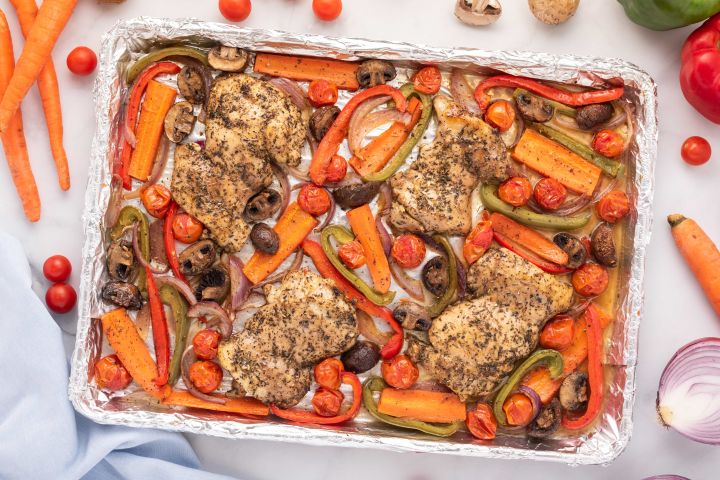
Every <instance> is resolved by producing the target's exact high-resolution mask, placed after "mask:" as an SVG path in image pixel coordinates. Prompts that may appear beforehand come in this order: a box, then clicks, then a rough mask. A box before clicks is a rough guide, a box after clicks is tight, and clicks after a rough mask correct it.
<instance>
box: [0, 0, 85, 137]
mask: <svg viewBox="0 0 720 480" xmlns="http://www.w3.org/2000/svg"><path fill="white" fill-rule="evenodd" d="M76 4H77V0H44V1H43V3H42V5H41V6H40V9H39V10H38V14H37V17H36V18H35V23H33V24H32V27H31V28H30V31H29V32H28V35H27V38H26V41H25V47H24V48H23V51H22V53H21V54H20V58H19V59H18V61H17V68H16V69H15V72H14V73H13V76H12V78H11V79H10V84H9V85H8V88H7V90H6V91H5V94H4V95H3V98H2V101H1V102H0V132H4V131H6V130H7V129H8V126H9V125H10V120H11V119H12V117H13V115H14V114H15V112H16V111H17V110H18V109H19V108H20V103H21V102H22V100H23V98H25V95H27V92H28V90H30V87H32V84H33V83H35V80H37V78H38V75H40V72H42V70H43V68H44V67H45V65H47V62H48V60H49V59H50V55H51V54H52V49H53V47H54V46H55V42H57V39H58V37H59V36H60V34H61V33H62V31H63V28H65V25H66V24H67V22H68V20H69V19H70V15H72V12H73V10H74V9H75V5H76Z"/></svg>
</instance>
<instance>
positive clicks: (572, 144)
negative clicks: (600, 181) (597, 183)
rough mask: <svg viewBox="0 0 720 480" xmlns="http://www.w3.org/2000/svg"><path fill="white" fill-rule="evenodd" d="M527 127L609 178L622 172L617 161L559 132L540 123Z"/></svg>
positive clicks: (620, 164) (531, 123) (620, 165)
mask: <svg viewBox="0 0 720 480" xmlns="http://www.w3.org/2000/svg"><path fill="white" fill-rule="evenodd" d="M529 125H530V126H531V127H532V128H534V129H535V130H537V131H538V132H539V133H540V134H541V135H544V136H546V137H547V138H549V139H550V140H554V141H556V142H557V143H559V144H560V145H562V146H564V147H565V148H568V149H570V150H572V151H573V152H575V153H577V154H578V155H580V156H581V157H582V158H584V159H585V160H588V161H589V162H591V163H593V164H595V165H596V166H598V167H600V168H601V169H602V171H603V172H605V173H607V174H608V175H610V176H611V177H617V176H618V174H619V173H620V172H622V170H623V166H622V163H620V162H618V161H617V160H613V159H612V158H608V157H604V156H602V155H600V154H599V153H597V152H595V151H594V150H593V149H592V148H590V147H588V146H587V145H583V144H582V143H580V142H578V141H577V140H575V139H574V138H572V137H571V136H569V135H566V134H565V133H563V132H561V131H560V130H557V129H555V128H553V127H550V126H548V125H544V124H542V123H533V122H530V124H529Z"/></svg>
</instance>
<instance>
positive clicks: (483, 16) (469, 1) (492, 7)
mask: <svg viewBox="0 0 720 480" xmlns="http://www.w3.org/2000/svg"><path fill="white" fill-rule="evenodd" d="M500 15H502V5H500V2H499V1H498V0H457V3H456V4H455V16H456V17H457V18H458V19H459V20H460V21H461V22H463V23H466V24H468V25H474V26H483V25H490V24H491V23H495V22H497V21H498V19H499V18H500Z"/></svg>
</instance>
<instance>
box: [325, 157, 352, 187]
mask: <svg viewBox="0 0 720 480" xmlns="http://www.w3.org/2000/svg"><path fill="white" fill-rule="evenodd" d="M347 165H348V164H347V160H345V158H343V157H342V155H333V157H332V159H331V160H330V165H328V168H327V178H326V180H327V181H328V182H330V183H334V182H339V181H340V180H342V179H343V178H345V175H346V174H347Z"/></svg>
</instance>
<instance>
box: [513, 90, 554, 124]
mask: <svg viewBox="0 0 720 480" xmlns="http://www.w3.org/2000/svg"><path fill="white" fill-rule="evenodd" d="M515 104H516V105H517V108H518V111H520V115H522V116H523V118H524V119H525V120H529V121H531V122H538V123H545V122H547V121H548V120H550V119H551V118H552V116H553V113H555V109H554V108H553V106H552V105H550V104H549V103H548V102H546V101H545V100H543V99H542V98H540V97H536V96H535V95H529V94H527V93H521V94H520V95H518V96H517V97H515Z"/></svg>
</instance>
